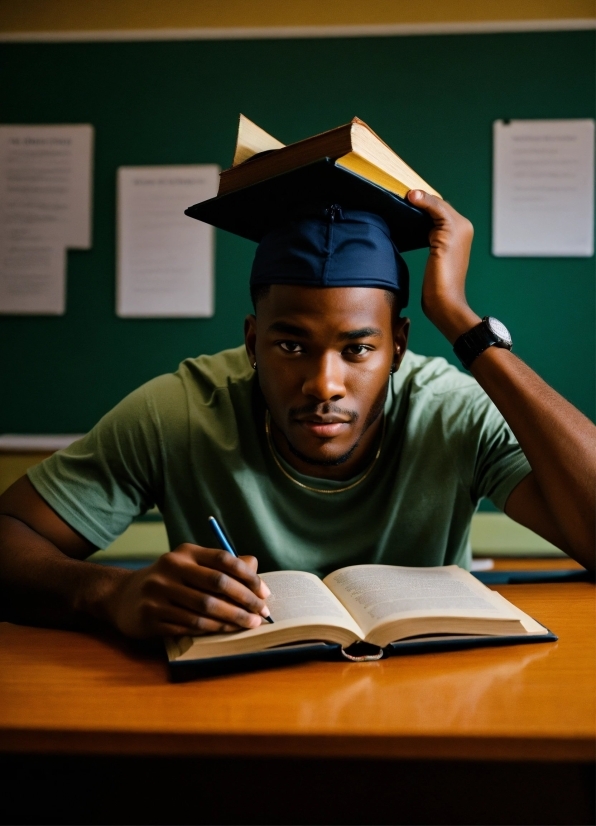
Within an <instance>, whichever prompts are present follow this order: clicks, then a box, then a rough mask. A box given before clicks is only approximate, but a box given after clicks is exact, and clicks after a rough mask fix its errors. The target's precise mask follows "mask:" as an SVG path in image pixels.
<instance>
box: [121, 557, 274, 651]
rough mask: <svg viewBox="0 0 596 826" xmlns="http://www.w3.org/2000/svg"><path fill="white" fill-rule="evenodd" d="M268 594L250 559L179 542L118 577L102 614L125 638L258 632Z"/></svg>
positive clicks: (265, 608)
mask: <svg viewBox="0 0 596 826" xmlns="http://www.w3.org/2000/svg"><path fill="white" fill-rule="evenodd" d="M270 593H271V592H270V591H269V588H268V587H267V585H265V583H264V582H263V580H262V579H260V578H259V577H258V576H257V560H256V559H255V557H254V556H241V557H234V556H232V554H230V553H228V552H227V551H219V550H213V549H211V548H203V547H201V546H199V545H190V544H184V545H179V546H178V547H177V548H176V549H175V550H173V551H171V552H170V553H166V554H164V555H163V556H162V557H160V558H159V559H158V560H157V561H156V562H154V563H153V565H150V566H149V567H147V568H143V569H142V570H140V571H135V572H134V573H131V574H129V575H128V576H127V577H123V578H122V579H121V580H120V582H119V583H118V585H117V587H116V588H115V590H114V591H113V593H112V594H111V595H110V596H109V598H108V600H107V603H106V610H107V614H108V618H109V619H110V620H111V622H112V623H113V624H114V625H115V626H116V627H117V628H118V629H119V630H120V631H122V633H124V634H126V635H127V636H129V637H139V638H140V637H153V636H164V635H167V634H174V635H176V634H190V635H194V636H196V635H199V634H209V633H214V632H222V631H239V630H241V629H243V628H258V626H259V625H261V622H262V617H266V616H268V615H269V609H268V608H267V606H266V604H265V600H266V599H267V597H268V596H269V595H270Z"/></svg>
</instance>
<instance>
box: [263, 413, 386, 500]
mask: <svg viewBox="0 0 596 826" xmlns="http://www.w3.org/2000/svg"><path fill="white" fill-rule="evenodd" d="M385 421H386V419H385V416H383V432H382V433H381V439H380V441H379V447H378V448H377V452H376V453H375V458H374V459H373V460H372V462H371V463H370V465H369V466H368V468H367V469H366V471H365V473H364V474H363V475H362V476H361V477H360V479H357V480H356V481H355V482H352V484H351V485H346V486H345V487H344V488H335V490H321V488H312V487H311V486H310V485H305V484H304V482H299V481H298V479H294V477H293V476H292V475H291V474H289V473H288V471H287V470H286V469H285V467H284V466H283V465H282V463H281V462H280V461H279V459H278V458H277V455H276V453H275V446H274V444H273V440H272V437H271V415H270V413H269V411H268V410H267V412H266V413H265V433H266V434H267V444H268V445H269V450H270V451H271V455H272V456H273V458H274V460H275V464H276V465H277V467H278V468H279V469H280V470H281V472H282V473H283V475H284V476H287V478H288V479H289V480H290V482H293V483H294V484H295V485H298V487H299V488H304V489H305V490H310V491H312V492H313V493H323V494H325V495H327V496H331V495H332V494H334V493H345V491H347V490H352V488H355V487H357V486H358V485H360V484H361V483H362V482H364V480H365V479H366V478H367V476H369V475H370V472H371V471H372V469H373V468H374V466H375V465H376V463H377V459H378V458H379V456H380V455H381V448H382V447H383V440H384V438H385Z"/></svg>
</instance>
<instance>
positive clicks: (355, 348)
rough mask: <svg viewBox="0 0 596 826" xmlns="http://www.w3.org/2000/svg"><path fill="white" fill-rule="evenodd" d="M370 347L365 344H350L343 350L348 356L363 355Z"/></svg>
mask: <svg viewBox="0 0 596 826" xmlns="http://www.w3.org/2000/svg"><path fill="white" fill-rule="evenodd" d="M370 349H371V348H370V347H367V346H366V344H350V346H349V347H346V349H345V352H346V353H348V354H349V355H350V356H364V355H365V354H366V353H368V352H369V350H370Z"/></svg>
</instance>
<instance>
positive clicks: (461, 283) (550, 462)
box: [408, 190, 596, 570]
mask: <svg viewBox="0 0 596 826" xmlns="http://www.w3.org/2000/svg"><path fill="white" fill-rule="evenodd" d="M408 198H409V200H410V201H411V203H412V204H413V205H415V206H417V207H419V208H421V209H424V210H425V211H426V212H428V213H429V215H430V216H431V217H432V219H433V221H434V228H433V229H432V230H431V233H430V254H429V257H428V262H427V265H426V270H425V274H424V284H423V288H422V308H423V310H424V312H425V314H426V316H427V317H428V318H429V319H430V321H432V323H433V324H434V325H435V326H436V327H437V328H438V329H439V330H440V331H441V332H442V333H443V335H445V337H446V338H447V339H448V340H449V341H450V342H451V344H454V343H455V341H456V340H457V339H458V338H459V336H460V335H462V334H463V333H465V332H467V331H468V330H470V329H471V328H472V327H474V326H475V325H476V324H479V323H480V321H481V319H480V317H479V316H478V315H476V313H475V312H474V311H473V310H472V309H471V308H470V306H469V305H468V303H467V300H466V294H465V280H466V272H467V268H468V262H469V255H470V248H471V244H472V236H473V228H472V225H471V223H470V222H469V221H468V220H467V219H466V218H464V217H463V216H461V215H459V213H457V212H456V211H455V210H454V209H453V207H451V206H450V205H449V204H447V203H446V202H445V201H442V200H440V199H439V198H435V197H434V196H432V195H428V194H427V193H425V192H421V191H420V190H413V191H411V192H410V193H409V195H408ZM470 370H471V373H472V375H473V376H474V378H475V379H476V381H477V382H478V383H479V384H480V386H481V387H482V388H483V389H484V391H485V392H486V394H487V395H488V396H489V397H490V399H491V400H492V401H493V402H494V404H495V405H496V407H497V408H498V409H499V410H500V412H501V414H502V415H503V418H504V419H505V421H506V422H507V423H508V425H509V426H510V428H511V430H512V431H513V433H514V434H515V436H516V438H517V440H518V442H519V444H520V446H521V448H522V450H523V452H524V453H525V455H526V457H527V459H528V462H529V463H530V466H531V468H532V472H531V473H530V474H529V475H528V476H526V478H525V479H523V480H522V481H521V482H520V484H518V485H517V487H515V488H514V490H513V491H512V492H511V494H510V495H509V498H508V500H507V504H506V507H505V512H506V513H507V515H508V516H510V517H511V518H512V519H515V521H516V522H520V523H521V524H522V525H525V526H526V527H528V528H530V529H531V530H533V531H535V532H536V533H538V534H540V535H541V536H543V537H544V538H545V539H547V540H549V541H550V542H552V543H553V544H554V545H556V546H557V547H559V548H561V550H563V551H565V552H566V553H568V554H569V555H570V556H572V557H574V559H576V560H577V561H578V562H580V563H581V564H582V565H584V566H585V567H587V568H589V569H591V570H594V551H595V545H596V531H595V527H596V525H595V523H596V427H595V426H594V425H593V424H592V422H591V421H590V420H589V419H587V418H586V417H585V416H584V415H583V414H582V413H580V412H579V410H577V409H576V408H575V407H573V405H571V404H570V403H569V402H568V401H566V400H565V399H564V398H563V397H562V396H560V395H559V394H558V393H556V392H555V391H554V390H553V389H552V387H549V385H548V384H547V383H546V382H545V381H543V380H542V379H541V378H540V377H539V376H538V375H537V374H536V373H535V372H534V371H533V370H531V369H530V368H529V367H528V366H527V365H526V364H524V362H523V361H521V360H520V359H519V358H517V357H516V356H515V355H513V353H511V352H509V351H508V350H506V349H503V348H500V347H488V348H487V349H486V350H485V351H484V352H483V353H482V354H481V355H479V356H478V357H477V358H475V359H474V361H473V363H472V365H471V367H470Z"/></svg>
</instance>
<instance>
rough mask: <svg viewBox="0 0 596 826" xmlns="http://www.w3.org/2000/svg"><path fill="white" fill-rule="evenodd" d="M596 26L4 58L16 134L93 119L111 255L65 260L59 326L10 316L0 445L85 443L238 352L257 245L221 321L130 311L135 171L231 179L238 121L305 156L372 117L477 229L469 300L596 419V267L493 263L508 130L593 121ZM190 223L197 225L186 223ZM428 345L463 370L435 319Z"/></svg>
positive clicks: (423, 326) (4, 335)
mask: <svg viewBox="0 0 596 826" xmlns="http://www.w3.org/2000/svg"><path fill="white" fill-rule="evenodd" d="M594 51H595V49H594V35H593V33H592V32H566V33H547V34H499V35H474V36H473V35H462V36H459V35H458V36H435V37H405V38H398V37H396V38H378V39H374V38H358V39H349V40H340V39H329V40H318V39H313V40H283V41H273V40H265V41H227V42H209V41H205V42H196V41H195V42H174V43H159V42H158V43H84V44H72V43H69V44H41V45H39V44H26V45H25V44H19V45H16V44H15V45H4V46H2V51H1V54H0V64H1V65H0V118H1V120H2V122H4V123H67V122H74V123H87V122H90V123H93V124H94V125H95V128H96V153H95V189H94V241H93V249H92V250H91V251H85V252H83V251H79V252H69V254H68V306H67V313H66V315H65V316H63V317H61V318H36V317H29V318H27V317H22V318H17V317H3V318H0V348H1V361H0V365H1V367H0V371H1V374H0V394H1V401H0V432H7V431H8V432H21V433H23V432H72V431H84V430H86V429H88V428H89V427H91V425H92V424H93V423H94V422H95V421H96V419H97V418H98V417H99V416H100V415H101V414H102V413H104V412H105V411H106V410H108V409H109V408H110V407H111V406H112V405H113V404H114V403H115V402H117V401H118V400H119V399H120V398H121V397H122V396H123V395H124V394H126V393H127V392H128V391H130V390H132V389H133V388H134V387H136V386H137V385H138V384H140V383H141V382H144V381H146V380H147V379H149V378H151V377H152V376H154V375H156V374H159V373H162V372H165V371H169V370H173V369H175V367H176V365H177V363H178V362H179V361H180V360H181V359H183V358H184V357H186V356H190V355H197V354H199V353H201V352H203V353H212V352H215V351H217V350H219V349H221V348H224V347H229V346H233V345H236V344H238V343H240V342H241V330H242V320H243V317H244V315H245V313H246V312H248V311H249V309H250V302H249V297H248V288H247V277H248V272H249V268H250V262H251V256H252V252H253V245H252V244H251V243H249V242H247V241H243V240H241V239H238V238H234V237H232V236H229V235H226V234H225V233H222V232H220V233H218V236H217V285H216V315H215V316H214V318H212V319H207V320H124V319H118V318H116V316H115V314H114V270H115V265H114V260H115V223H114V219H115V178H116V168H117V167H118V166H120V165H134V164H168V163H172V164H186V163H217V164H219V165H220V166H222V167H226V166H229V164H230V162H231V158H232V154H233V145H234V138H235V129H236V118H237V115H238V112H240V111H242V112H244V113H245V114H247V115H248V116H249V117H251V118H252V119H254V120H255V121H256V122H257V123H259V124H260V125H262V126H263V127H264V128H265V129H267V130H269V131H271V132H272V133H273V134H274V135H276V136H277V137H279V139H280V140H282V141H285V142H290V141H294V140H298V139H300V138H303V137H305V136H307V135H309V134H312V133H314V132H318V131H322V130H324V129H328V128H331V127H333V126H336V125H338V124H340V123H344V122H345V121H347V120H349V119H350V118H351V117H352V116H353V115H358V116H359V117H361V118H363V119H364V120H366V121H367V122H368V123H369V124H370V125H371V126H372V127H373V128H374V129H375V130H376V131H377V132H378V133H379V134H380V135H381V136H382V137H383V138H384V139H385V140H386V141H387V142H388V143H389V144H390V145H391V146H392V147H394V148H395V149H396V151H397V152H398V153H399V154H401V155H402V156H403V157H404V158H405V160H406V161H407V162H408V163H410V164H411V165H412V166H413V167H414V168H415V169H416V170H417V171H418V172H419V173H420V174H421V175H422V176H423V177H424V178H426V179H427V180H428V181H429V182H431V183H432V184H433V186H435V187H436V188H437V189H438V190H439V191H440V192H442V193H443V194H444V196H445V197H446V198H447V199H448V200H450V201H451V202H452V203H453V204H454V205H455V206H456V208H458V209H459V210H460V211H461V212H463V213H464V214H465V215H467V216H468V217H469V218H471V220H472V221H473V222H474V224H475V227H476V239H475V244H474V251H473V256H472V262H471V268H470V276H469V287H468V296H469V299H470V302H471V304H472V306H473V307H474V308H475V309H476V310H477V311H478V312H479V313H480V314H481V315H483V314H485V313H491V314H493V315H496V316H497V317H498V318H501V319H502V320H503V321H504V322H506V323H507V325H508V326H509V327H510V328H511V330H512V333H513V338H514V343H515V350H516V352H517V353H518V354H519V355H520V356H521V357H522V358H524V359H525V360H527V361H528V362H529V363H530V364H531V365H532V366H533V367H534V368H535V369H536V370H538V372H539V373H540V374H541V375H542V376H543V377H544V378H546V379H547V380H548V381H549V382H550V383H551V384H553V385H554V387H556V388H557V389H558V390H559V391H560V392H562V393H563V394H564V395H565V396H567V397H568V398H569V399H570V400H571V401H572V402H573V403H575V404H576V405H578V406H579V407H580V408H581V409H582V410H583V411H584V412H585V413H587V414H588V415H590V416H592V417H593V416H594V378H595V369H594V368H595V365H594V350H595V347H594V345H595V341H594V337H595V323H594V322H595V318H594V259H593V258H592V259H504V258H501V259H495V258H493V257H492V256H491V254H490V203H491V153H492V149H491V136H492V132H491V124H492V121H493V120H495V119H497V118H578V117H594V96H595V90H594ZM189 220H190V219H189ZM407 258H408V262H409V264H410V267H411V270H412V274H413V289H412V294H413V299H412V304H411V307H410V308H409V315H410V316H411V317H412V319H413V332H412V348H413V349H414V350H417V351H419V352H425V353H429V354H430V353H432V354H440V355H444V356H446V357H447V358H449V359H450V360H452V361H453V358H452V354H451V352H450V348H449V345H448V344H447V342H445V341H444V340H442V338H441V336H440V335H439V334H438V333H437V332H436V331H435V330H434V329H433V328H432V327H431V325H430V323H429V322H428V321H426V319H425V318H424V317H423V315H422V312H421V310H420V308H419V302H418V299H417V294H418V293H419V290H420V285H421V276H422V269H423V265H424V259H425V254H424V253H423V252H416V253H410V254H409V255H408V256H407Z"/></svg>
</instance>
